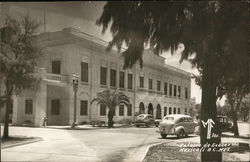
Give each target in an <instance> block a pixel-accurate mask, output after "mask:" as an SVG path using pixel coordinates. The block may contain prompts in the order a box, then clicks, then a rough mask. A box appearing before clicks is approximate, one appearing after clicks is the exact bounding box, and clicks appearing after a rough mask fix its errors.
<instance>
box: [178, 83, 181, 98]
mask: <svg viewBox="0 0 250 162" xmlns="http://www.w3.org/2000/svg"><path fill="white" fill-rule="evenodd" d="M178 97H181V86H178Z"/></svg>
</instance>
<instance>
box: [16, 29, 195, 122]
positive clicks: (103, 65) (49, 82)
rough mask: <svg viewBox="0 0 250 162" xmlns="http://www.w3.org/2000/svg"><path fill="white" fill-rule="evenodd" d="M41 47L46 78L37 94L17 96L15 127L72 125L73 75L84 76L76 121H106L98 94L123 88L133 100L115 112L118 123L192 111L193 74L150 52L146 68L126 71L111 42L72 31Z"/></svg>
mask: <svg viewBox="0 0 250 162" xmlns="http://www.w3.org/2000/svg"><path fill="white" fill-rule="evenodd" d="M39 42H40V44H41V46H43V47H44V49H45V50H44V51H45V52H44V55H43V56H42V57H41V58H40V59H39V60H37V62H38V65H37V67H36V71H37V73H36V74H34V75H35V76H37V77H38V78H41V82H40V84H39V88H38V89H37V90H36V91H31V90H26V91H24V92H23V93H22V94H20V95H19V96H14V97H13V114H12V121H13V124H22V123H24V122H30V123H31V124H32V125H35V126H41V125H42V124H43V118H44V117H47V118H48V125H70V124H72V122H73V114H74V92H73V86H72V75H73V74H74V73H75V74H78V75H79V86H78V93H77V113H76V114H77V122H78V123H81V122H90V121H92V120H103V121H107V112H108V109H107V108H106V107H105V106H103V105H97V104H96V103H93V104H90V101H91V100H92V99H93V98H95V97H96V94H97V92H101V91H103V90H105V89H107V88H110V89H118V90H119V91H121V92H124V93H125V94H126V95H127V96H128V97H129V98H130V106H128V107H126V106H125V105H120V106H118V107H116V111H115V116H114V121H115V122H117V121H119V120H121V119H123V118H131V119H134V114H135V113H151V114H153V115H154V116H155V118H158V119H160V118H162V117H163V116H164V115H167V114H185V113H187V112H188V109H189V102H190V90H191V88H190V86H191V75H190V73H188V72H185V71H183V70H179V69H177V68H174V67H172V66H169V65H166V64H165V63H164V60H165V59H164V58H163V57H161V56H156V55H153V54H152V52H151V51H149V50H146V51H145V52H144V55H143V61H144V66H143V68H142V69H141V68H140V66H139V65H138V64H136V65H135V66H134V67H133V68H132V69H127V70H123V68H122V66H123V57H122V56H121V55H120V54H118V53H117V52H116V51H115V50H112V51H111V52H107V51H106V50H105V48H106V46H107V43H106V42H104V41H102V40H100V39H98V38H95V37H93V36H90V35H88V34H85V33H81V32H80V31H78V30H76V29H72V28H66V29H64V30H62V31H58V32H51V33H43V34H41V35H40V36H39Z"/></svg>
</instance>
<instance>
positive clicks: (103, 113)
mask: <svg viewBox="0 0 250 162" xmlns="http://www.w3.org/2000/svg"><path fill="white" fill-rule="evenodd" d="M100 116H106V106H105V105H103V104H100Z"/></svg>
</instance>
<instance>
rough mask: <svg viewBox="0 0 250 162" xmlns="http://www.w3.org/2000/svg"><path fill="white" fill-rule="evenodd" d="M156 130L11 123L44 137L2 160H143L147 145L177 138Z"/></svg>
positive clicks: (4, 153)
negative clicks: (161, 134) (55, 126)
mask: <svg viewBox="0 0 250 162" xmlns="http://www.w3.org/2000/svg"><path fill="white" fill-rule="evenodd" d="M156 130H157V128H153V127H152V128H112V129H107V128H106V129H90V130H65V129H50V128H27V127H10V134H11V135H24V136H39V137H42V138H43V139H44V141H41V142H36V143H32V144H27V145H22V146H17V147H12V148H8V149H3V150H2V160H3V161H116V162H119V161H129V162H132V161H140V160H142V159H143V157H144V155H145V153H146V150H147V148H148V146H150V145H152V144H156V143H161V142H167V141H168V142H171V141H176V140H177V139H176V138H175V137H169V138H168V139H162V138H161V137H160V136H159V134H157V133H156ZM191 138H198V137H196V136H194V137H191ZM13 155H14V156H13Z"/></svg>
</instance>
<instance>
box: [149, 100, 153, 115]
mask: <svg viewBox="0 0 250 162" xmlns="http://www.w3.org/2000/svg"><path fill="white" fill-rule="evenodd" d="M148 114H151V115H154V108H153V105H152V104H151V103H149V104H148Z"/></svg>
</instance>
